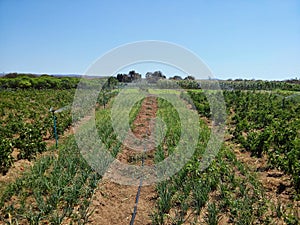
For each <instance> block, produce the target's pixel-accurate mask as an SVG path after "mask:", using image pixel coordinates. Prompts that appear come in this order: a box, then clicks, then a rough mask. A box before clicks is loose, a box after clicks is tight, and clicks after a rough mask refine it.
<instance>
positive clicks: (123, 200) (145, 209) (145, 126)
mask: <svg viewBox="0 0 300 225" xmlns="http://www.w3.org/2000/svg"><path fill="white" fill-rule="evenodd" d="M156 111H157V99H156V98H155V97H152V96H149V97H147V98H145V99H144V101H143V102H142V106H141V109H140V111H139V114H138V115H137V117H136V119H135V120H134V122H133V129H132V132H133V134H134V135H135V136H136V137H137V138H139V139H141V138H147V137H150V135H151V130H152V128H151V127H153V123H151V118H155V116H156ZM128 139H129V140H128V142H130V138H128ZM125 141H126V140H125ZM128 146H129V145H128ZM153 146H154V145H153V144H151V142H150V143H149V144H148V146H147V148H148V149H150V148H152V150H151V151H148V152H147V154H146V156H145V164H147V165H149V164H152V161H153V160H152V159H153V153H154V151H155V148H154V147H153ZM141 154H142V152H140V151H134V150H132V149H130V148H128V147H127V146H126V145H123V146H122V149H121V151H120V153H119V154H118V155H117V157H116V158H117V160H119V161H120V162H122V163H124V164H134V165H141V158H140V156H141ZM108 173H109V171H108V172H107V173H106V174H105V175H104V177H103V179H102V180H101V181H100V182H99V184H98V188H97V190H96V191H95V194H94V196H93V198H92V203H91V209H95V210H94V213H93V214H92V215H91V217H90V219H89V224H97V225H98V224H107V225H112V224H122V225H123V224H129V223H130V220H131V217H132V213H133V208H134V205H135V198H136V193H137V190H138V187H137V186H126V185H120V184H117V183H114V182H112V181H111V180H110V179H109V178H108V177H109V174H108ZM156 196H157V194H156V192H155V187H154V185H152V186H151V185H150V186H142V188H141V194H140V198H139V203H138V207H137V214H136V218H135V223H134V224H137V225H138V224H142V225H144V224H151V218H150V216H149V215H150V214H151V213H152V210H153V209H154V204H155V198H156Z"/></svg>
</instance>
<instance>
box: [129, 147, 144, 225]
mask: <svg viewBox="0 0 300 225" xmlns="http://www.w3.org/2000/svg"><path fill="white" fill-rule="evenodd" d="M144 152H146V147H144ZM144 161H145V159H144V154H143V155H142V167H144ZM142 185H143V176H142V177H141V178H140V184H139V187H138V191H137V193H136V196H135V204H134V208H133V213H132V216H131V220H130V225H133V224H134V220H135V216H136V213H137V206H138V203H139V198H140V194H141V189H142Z"/></svg>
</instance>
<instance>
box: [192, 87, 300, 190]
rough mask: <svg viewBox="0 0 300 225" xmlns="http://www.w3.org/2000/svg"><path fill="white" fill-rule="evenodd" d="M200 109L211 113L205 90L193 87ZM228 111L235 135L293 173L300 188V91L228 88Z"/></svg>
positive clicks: (248, 148)
mask: <svg viewBox="0 0 300 225" xmlns="http://www.w3.org/2000/svg"><path fill="white" fill-rule="evenodd" d="M189 93H190V96H191V97H192V99H193V100H194V102H195V106H196V108H197V110H198V111H199V113H200V114H201V115H203V116H206V117H208V118H209V117H210V115H211V112H210V107H209V104H208V101H207V99H206V96H205V95H204V93H202V92H199V91H197V92H195V91H190V92H189ZM223 93H224V97H225V101H226V105H227V112H228V113H230V112H231V114H232V115H231V124H230V125H231V126H230V128H231V129H230V132H231V134H232V138H233V140H234V141H236V142H237V143H239V144H241V146H242V147H243V148H244V149H245V150H246V151H250V152H251V154H252V155H253V156H255V157H262V155H263V154H264V155H267V157H268V160H269V166H270V167H276V168H279V169H281V170H283V171H284V172H286V173H288V174H291V175H292V177H293V183H294V186H295V188H296V190H297V191H298V192H300V177H299V174H300V164H299V162H300V151H299V149H300V145H299V144H300V133H299V131H300V95H299V94H293V95H289V94H284V92H283V93H282V92H279V93H282V95H281V94H277V93H267V92H255V91H253V92H242V91H225V92H223Z"/></svg>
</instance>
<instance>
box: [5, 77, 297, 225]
mask: <svg viewBox="0 0 300 225" xmlns="http://www.w3.org/2000/svg"><path fill="white" fill-rule="evenodd" d="M24 83H25V82H23V85H24ZM30 84H31V87H26V88H24V86H22V88H19V89H14V88H8V87H5V88H4V89H2V90H1V91H0V98H1V102H0V117H1V128H0V137H1V143H0V153H1V154H0V157H1V164H0V172H1V173H2V178H1V179H0V181H1V183H0V185H1V186H0V190H1V195H0V224H109V223H111V224H129V222H130V219H131V218H132V212H133V209H134V205H135V200H136V193H137V190H138V187H137V186H128V185H122V184H116V183H114V182H112V181H111V180H110V179H109V176H110V175H109V173H108V172H106V171H109V164H110V163H111V162H109V161H108V162H107V163H108V164H105V165H104V164H103V165H101V166H103V168H104V169H103V170H105V172H103V173H101V172H99V171H97V169H95V167H93V166H91V164H90V163H89V161H86V159H87V157H86V156H85V155H84V154H82V151H81V150H80V146H78V144H77V142H76V141H77V140H76V136H75V135H74V134H71V133H70V132H69V133H68V129H70V127H71V126H72V115H71V109H70V108H69V109H67V110H64V111H62V112H60V113H57V114H56V117H57V131H58V135H59V145H58V149H56V148H55V145H54V141H53V140H54V133H53V118H52V114H51V112H49V108H50V107H54V108H55V109H60V108H62V107H65V106H68V105H71V104H72V102H73V99H74V95H75V91H76V90H75V88H73V87H68V88H62V86H59V85H54V86H53V87H52V88H51V87H48V88H41V89H37V88H35V87H32V83H30ZM27 85H28V83H27ZM185 85H186V84H185ZM222 85H225V84H222ZM222 85H221V87H222ZM226 85H230V87H234V89H232V90H224V91H223V93H222V95H223V96H224V100H225V104H226V108H224V110H225V112H226V124H225V128H226V129H225V137H224V142H223V143H222V145H221V148H220V150H219V151H218V154H216V156H215V157H214V159H213V160H212V161H210V165H209V166H208V167H207V168H205V169H204V170H202V169H200V168H201V159H202V158H203V157H204V154H205V151H206V148H207V145H208V143H209V139H210V135H211V132H212V131H211V128H212V127H213V126H215V124H214V123H213V122H212V119H213V118H212V112H211V109H210V105H209V101H208V99H207V98H208V95H211V96H212V98H213V99H217V98H214V96H216V95H218V94H219V92H217V91H215V90H211V91H209V92H204V91H203V90H193V89H188V90H186V91H183V90H181V91H179V90H169V91H166V90H163V89H149V90H148V89H147V90H139V89H130V88H128V89H127V90H125V92H122V91H120V89H117V88H114V87H108V88H107V89H106V90H102V91H101V93H100V94H99V96H98V98H97V104H96V110H95V116H94V117H92V119H86V118H85V117H82V121H83V122H78V124H77V126H78V127H77V128H76V132H78V133H81V135H80V137H81V138H85V137H89V136H90V131H91V130H92V126H93V123H92V121H95V125H96V129H97V134H98V136H99V138H100V139H101V140H102V142H103V145H104V147H105V149H106V150H107V152H108V153H109V154H110V155H111V156H112V157H113V158H116V159H118V160H119V161H120V162H122V163H124V164H128V165H139V166H141V163H142V162H144V163H145V165H156V164H157V165H159V163H160V162H163V161H164V160H166V159H167V158H169V157H170V156H172V155H176V154H179V155H180V156H181V153H180V152H178V151H179V150H178V149H177V146H179V145H180V144H181V138H182V134H181V133H182V130H184V127H182V126H183V125H182V124H188V122H189V121H188V120H189V117H186V123H182V122H181V121H180V119H181V114H180V113H179V112H178V110H177V108H175V106H174V104H172V103H170V102H168V101H167V99H171V97H168V96H174V95H176V98H178V99H181V100H182V101H183V102H186V104H187V105H188V106H189V110H190V111H192V114H191V115H196V116H197V117H196V119H197V121H196V124H194V125H195V126H196V127H197V132H198V133H199V134H197V137H198V139H197V140H196V144H195V150H194V152H193V155H192V157H191V158H190V159H189V160H188V161H187V162H186V163H184V165H183V167H182V168H180V170H179V171H177V172H176V173H175V174H174V175H172V176H171V177H170V178H169V179H167V180H163V181H159V182H157V183H153V184H150V185H148V186H146V185H145V186H141V192H140V195H139V198H140V201H139V204H138V205H137V214H136V221H135V222H136V224H212V225H213V224H299V222H300V212H299V208H300V201H299V200H300V177H299V174H300V163H299V162H300V101H299V100H300V99H299V98H300V96H299V93H298V92H297V89H295V88H294V86H293V85H290V84H284V83H282V84H280V83H276V85H277V86H276V85H275V86H274V89H273V88H272V86H270V85H267V82H266V83H264V82H261V83H256V84H253V82H250V83H248V84H247V85H248V86H249V87H248V88H247V87H245V86H246V85H245V84H242V86H241V84H240V83H231V82H229V83H227V84H226ZM239 85H240V86H239ZM258 86H259V87H261V90H252V89H254V88H253V87H255V88H256V87H258ZM279 87H281V88H282V89H278V88H279ZM295 87H296V88H298V86H295ZM224 89H225V88H224ZM235 89H240V90H235ZM244 89H246V90H244ZM264 89H265V90H264ZM275 89H276V90H275ZM118 91H120V93H121V94H122V93H123V94H124V93H126V94H127V95H128V96H127V98H128V99H133V97H130V96H131V94H134V92H137V94H139V92H141V93H142V92H143V93H144V94H145V93H146V94H145V95H146V96H147V97H146V98H143V99H141V100H140V101H138V102H136V103H135V104H134V105H133V107H132V108H131V109H126V108H125V107H123V108H122V107H119V108H117V110H119V111H117V112H118V115H120V117H122V115H123V114H127V113H125V112H127V111H129V113H128V117H129V125H130V128H131V130H132V132H133V134H134V135H135V136H136V137H138V138H140V139H142V138H146V139H147V138H149V139H150V137H151V135H152V134H151V133H154V132H155V129H158V128H155V126H159V122H158V120H154V121H155V123H156V124H154V125H153V124H152V123H151V122H150V121H151V119H153V118H156V119H157V118H158V119H159V120H160V121H163V124H164V125H163V126H162V127H164V132H163V133H164V135H163V137H162V139H159V140H160V142H159V143H158V144H157V145H155V147H153V145H151V146H152V147H153V150H152V151H148V152H134V151H132V149H131V150H130V148H129V147H128V146H126V145H125V144H124V142H121V141H120V140H119V138H118V133H117V132H116V131H115V130H114V128H115V126H113V124H112V114H111V113H112V110H113V106H114V103H115V102H117V100H118V99H117V94H118ZM126 91H127V92H126ZM156 95H157V96H156ZM132 96H133V95H132ZM158 96H165V97H164V98H163V97H158ZM191 100H192V102H190V103H192V104H190V103H187V101H191ZM220 107H221V106H220ZM126 110H127V111H126ZM221 117H222V114H215V115H214V118H215V119H216V118H217V119H218V118H221ZM78 120H79V119H78ZM151 124H152V125H151ZM151 126H153V127H154V128H153V127H152V128H151ZM150 128H151V129H150ZM159 128H161V127H159ZM161 129H162V128H161ZM187 137H188V138H191V137H189V136H187ZM188 140H191V139H188ZM129 143H130V142H129ZM89 144H92V143H89V142H87V143H86V145H87V146H88V145H89ZM148 147H149V146H148ZM149 148H150V147H149ZM95 158H97V157H95ZM22 160H23V161H26V162H30V163H28V164H26V165H28V166H27V167H24V168H23V167H22V171H21V172H20V171H18V172H15V174H14V176H13V178H11V179H8V181H9V182H4V180H5V179H4V178H5V177H7V176H8V175H11V174H12V173H13V171H16V170H20V168H21V167H16V164H17V163H18V162H20V161H22ZM103 170H101V171H103ZM5 181H6V180H5ZM144 182H145V183H146V182H147V181H146V179H145V181H144Z"/></svg>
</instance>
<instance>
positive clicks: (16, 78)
mask: <svg viewBox="0 0 300 225" xmlns="http://www.w3.org/2000/svg"><path fill="white" fill-rule="evenodd" d="M79 80H80V78H76V77H55V76H50V75H46V74H44V75H41V76H37V75H34V74H20V73H9V74H6V75H5V76H3V77H1V78H0V87H1V88H2V89H3V88H5V89H7V88H11V89H30V88H34V89H71V88H76V87H77V84H78V82H79Z"/></svg>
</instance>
